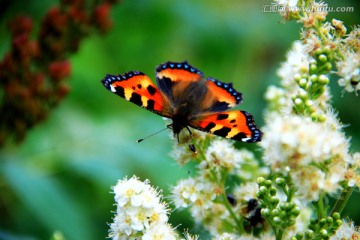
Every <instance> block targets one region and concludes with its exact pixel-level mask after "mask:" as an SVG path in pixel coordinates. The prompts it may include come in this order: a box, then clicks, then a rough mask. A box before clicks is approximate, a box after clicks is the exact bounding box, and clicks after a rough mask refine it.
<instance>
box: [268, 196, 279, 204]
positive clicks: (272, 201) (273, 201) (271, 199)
mask: <svg viewBox="0 0 360 240" xmlns="http://www.w3.org/2000/svg"><path fill="white" fill-rule="evenodd" d="M270 202H271V204H273V205H277V204H278V203H279V202H280V200H279V198H277V197H274V196H273V197H271V198H270Z"/></svg>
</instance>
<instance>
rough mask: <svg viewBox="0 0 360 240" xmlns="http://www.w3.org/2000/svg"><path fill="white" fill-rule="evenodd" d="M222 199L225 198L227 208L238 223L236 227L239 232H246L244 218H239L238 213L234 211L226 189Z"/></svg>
mask: <svg viewBox="0 0 360 240" xmlns="http://www.w3.org/2000/svg"><path fill="white" fill-rule="evenodd" d="M222 199H223V203H224V205H225V207H226V209H227V210H228V211H229V213H230V215H231V217H232V218H233V219H234V221H235V223H236V228H237V230H238V232H239V234H242V233H244V231H245V230H244V226H243V219H242V218H240V219H239V218H237V216H236V214H235V213H234V211H233V209H232V207H231V205H230V203H229V201H228V200H227V196H226V193H225V191H224V192H223V194H222Z"/></svg>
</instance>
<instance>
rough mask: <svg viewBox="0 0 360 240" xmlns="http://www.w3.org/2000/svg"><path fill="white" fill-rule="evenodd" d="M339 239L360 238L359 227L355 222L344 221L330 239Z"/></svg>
mask: <svg viewBox="0 0 360 240" xmlns="http://www.w3.org/2000/svg"><path fill="white" fill-rule="evenodd" d="M337 239H360V231H359V228H358V227H355V226H354V223H353V222H349V221H344V222H343V224H342V225H341V226H340V227H339V229H338V230H337V231H336V232H335V234H334V235H333V236H331V237H330V240H337Z"/></svg>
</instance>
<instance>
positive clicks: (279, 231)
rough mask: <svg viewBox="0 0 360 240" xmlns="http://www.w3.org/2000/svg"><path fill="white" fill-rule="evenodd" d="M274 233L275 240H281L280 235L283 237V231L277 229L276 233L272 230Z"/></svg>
mask: <svg viewBox="0 0 360 240" xmlns="http://www.w3.org/2000/svg"><path fill="white" fill-rule="evenodd" d="M274 232H275V237H276V240H281V239H282V235H283V231H282V230H281V229H278V230H277V231H276V229H275V228H274Z"/></svg>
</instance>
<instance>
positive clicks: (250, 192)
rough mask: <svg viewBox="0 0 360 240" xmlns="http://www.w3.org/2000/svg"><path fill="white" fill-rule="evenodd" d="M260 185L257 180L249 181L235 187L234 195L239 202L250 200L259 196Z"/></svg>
mask: <svg viewBox="0 0 360 240" xmlns="http://www.w3.org/2000/svg"><path fill="white" fill-rule="evenodd" d="M258 190H259V185H258V184H257V183H256V182H248V183H245V184H242V185H240V186H238V187H236V188H235V189H234V195H235V197H236V199H237V201H238V202H248V201H249V200H250V199H254V198H257V196H256V193H257V191H258Z"/></svg>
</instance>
